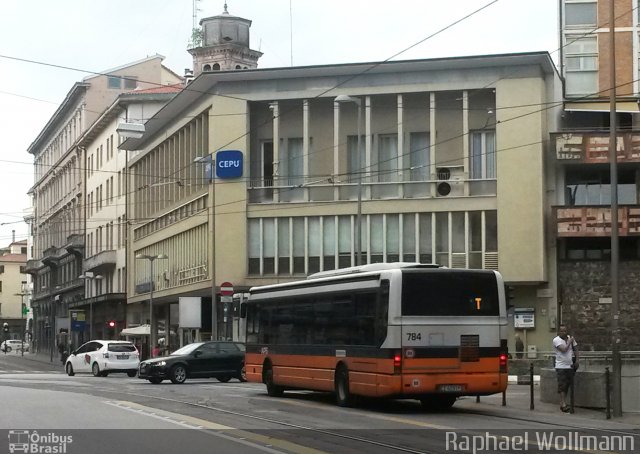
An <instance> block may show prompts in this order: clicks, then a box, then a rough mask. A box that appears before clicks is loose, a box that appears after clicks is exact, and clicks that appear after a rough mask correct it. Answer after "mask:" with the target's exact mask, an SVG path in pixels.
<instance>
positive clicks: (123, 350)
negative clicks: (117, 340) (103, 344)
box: [107, 344, 136, 352]
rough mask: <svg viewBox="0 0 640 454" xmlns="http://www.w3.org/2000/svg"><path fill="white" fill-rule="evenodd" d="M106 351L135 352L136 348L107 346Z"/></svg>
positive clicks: (121, 345)
mask: <svg viewBox="0 0 640 454" xmlns="http://www.w3.org/2000/svg"><path fill="white" fill-rule="evenodd" d="M107 350H109V351H110V352H135V351H136V347H135V346H134V345H133V344H109V345H108V346H107Z"/></svg>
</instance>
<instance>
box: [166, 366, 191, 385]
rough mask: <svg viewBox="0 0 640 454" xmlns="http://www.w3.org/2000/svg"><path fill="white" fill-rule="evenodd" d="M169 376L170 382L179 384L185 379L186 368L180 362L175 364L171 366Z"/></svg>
mask: <svg viewBox="0 0 640 454" xmlns="http://www.w3.org/2000/svg"><path fill="white" fill-rule="evenodd" d="M169 377H170V378H171V383H174V384H176V385H180V384H182V383H184V381H185V380H186V379H187V369H185V367H184V366H183V365H182V364H177V365H175V366H173V367H172V368H171V372H169Z"/></svg>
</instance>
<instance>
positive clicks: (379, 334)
mask: <svg viewBox="0 0 640 454" xmlns="http://www.w3.org/2000/svg"><path fill="white" fill-rule="evenodd" d="M389 285H390V283H389V279H382V280H381V281H380V295H379V297H378V304H377V307H376V326H375V336H376V345H378V346H379V345H382V343H383V342H384V340H385V339H386V337H387V318H388V317H389Z"/></svg>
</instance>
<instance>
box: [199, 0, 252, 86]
mask: <svg viewBox="0 0 640 454" xmlns="http://www.w3.org/2000/svg"><path fill="white" fill-rule="evenodd" d="M200 27H201V29H202V34H201V36H200V40H199V41H200V42H199V43H197V44H196V45H194V47H192V48H191V49H188V51H189V53H190V54H191V55H192V56H193V73H194V76H196V77H197V76H198V75H200V74H201V73H203V72H210V71H232V70H241V69H255V68H257V67H258V59H259V58H260V57H261V56H262V52H258V51H257V50H252V49H250V48H249V29H250V28H251V21H250V20H248V19H243V18H242V17H238V16H232V15H230V14H229V11H228V10H227V3H226V2H225V4H224V11H223V12H222V14H219V15H217V16H213V17H206V18H204V19H202V20H200Z"/></svg>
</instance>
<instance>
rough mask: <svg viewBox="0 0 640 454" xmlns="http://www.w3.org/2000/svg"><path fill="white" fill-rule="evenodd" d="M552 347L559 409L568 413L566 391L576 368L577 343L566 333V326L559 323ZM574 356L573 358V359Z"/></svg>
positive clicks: (571, 384) (570, 384)
mask: <svg viewBox="0 0 640 454" xmlns="http://www.w3.org/2000/svg"><path fill="white" fill-rule="evenodd" d="M553 349H554V350H555V352H556V358H555V359H556V365H555V369H556V375H557V377H558V393H559V394H560V410H561V411H563V412H565V413H568V412H569V411H570V409H569V406H568V405H567V392H568V391H569V388H570V387H571V386H573V376H574V374H575V369H577V368H578V343H577V342H576V340H575V338H573V337H572V336H570V335H569V334H567V327H566V326H565V325H563V324H561V325H560V326H559V327H558V335H557V336H556V337H554V338H553ZM574 356H575V360H574Z"/></svg>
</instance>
